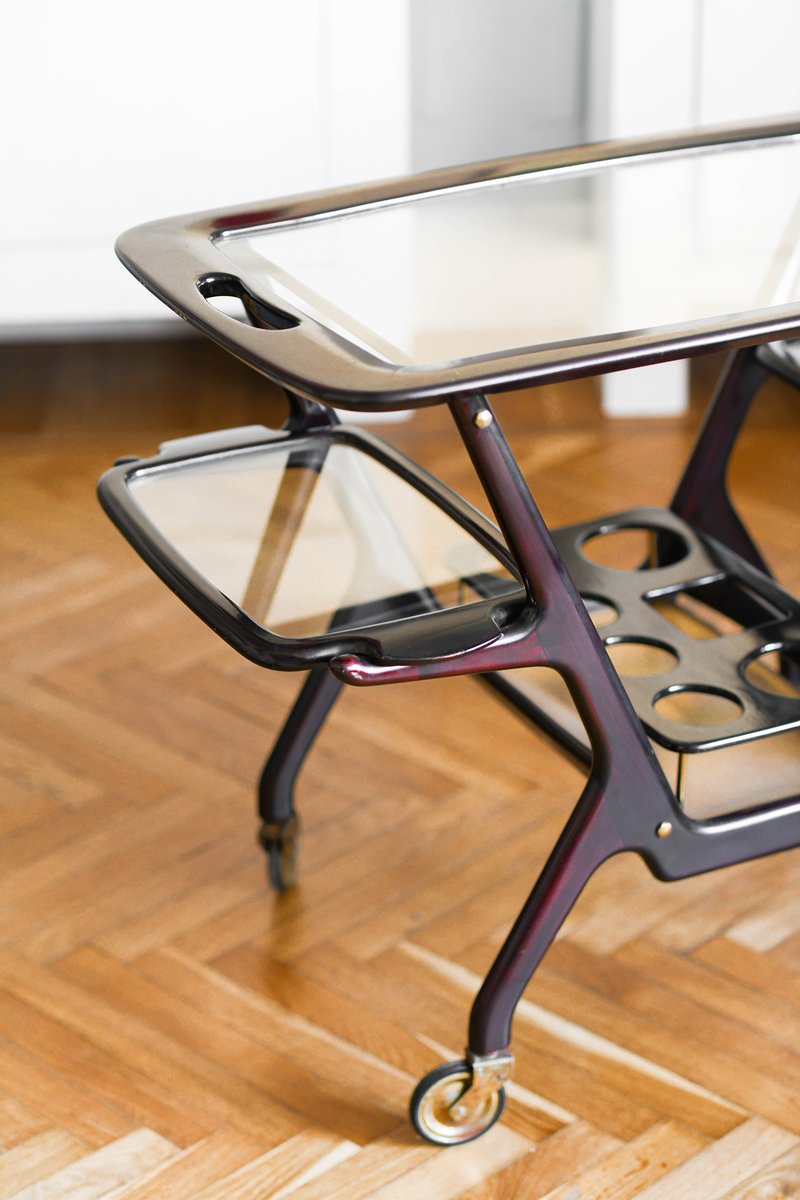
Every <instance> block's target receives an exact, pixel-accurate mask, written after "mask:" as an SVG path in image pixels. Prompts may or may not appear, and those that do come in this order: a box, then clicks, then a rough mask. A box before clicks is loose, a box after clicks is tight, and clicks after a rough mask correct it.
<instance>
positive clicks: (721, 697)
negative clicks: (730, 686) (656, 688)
mask: <svg viewBox="0 0 800 1200" xmlns="http://www.w3.org/2000/svg"><path fill="white" fill-rule="evenodd" d="M653 707H654V708H655V710H656V712H657V713H658V714H659V716H661V717H665V718H666V719H667V720H668V721H675V722H676V723H677V724H680V725H696V726H699V727H704V726H707V725H727V724H728V723H729V722H730V721H735V720H736V718H737V717H740V716H741V715H742V712H743V708H742V705H741V704H740V703H739V701H738V700H737V699H736V697H735V696H732V695H731V694H730V692H717V691H712V690H710V689H708V688H700V687H697V688H693V687H684V688H676V689H675V690H674V691H669V692H663V693H662V695H660V696H659V697H657V699H656V700H655V701H654V704H653Z"/></svg>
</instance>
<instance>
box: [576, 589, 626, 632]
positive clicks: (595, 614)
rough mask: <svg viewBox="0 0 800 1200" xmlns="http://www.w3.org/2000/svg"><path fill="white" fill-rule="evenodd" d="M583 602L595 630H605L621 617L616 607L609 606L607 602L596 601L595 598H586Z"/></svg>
mask: <svg viewBox="0 0 800 1200" xmlns="http://www.w3.org/2000/svg"><path fill="white" fill-rule="evenodd" d="M583 602H584V604H585V605H586V611H587V612H588V614H589V618H590V620H591V622H592V624H593V625H594V627H595V629H603V628H604V627H605V626H606V625H610V624H611V622H612V621H616V619H617V617H618V616H619V613H618V612H617V610H616V608H614V605H613V604H609V603H608V601H607V600H596V599H595V598H594V596H584V597H583Z"/></svg>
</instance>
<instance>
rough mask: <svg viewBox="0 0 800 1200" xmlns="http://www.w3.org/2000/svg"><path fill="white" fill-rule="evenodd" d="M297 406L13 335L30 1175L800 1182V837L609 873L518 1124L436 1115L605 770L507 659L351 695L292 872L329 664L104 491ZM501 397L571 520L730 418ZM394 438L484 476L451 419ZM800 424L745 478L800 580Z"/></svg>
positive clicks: (16, 783)
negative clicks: (605, 411)
mask: <svg viewBox="0 0 800 1200" xmlns="http://www.w3.org/2000/svg"><path fill="white" fill-rule="evenodd" d="M708 375H709V371H708V369H707V365H706V367H704V368H701V369H699V370H698V372H697V384H698V388H699V389H701V390H702V388H704V387H705V386H706V384H707V382H708ZM643 386H644V385H643ZM280 407H281V406H280V402H279V400H278V399H277V398H276V397H275V396H274V395H273V394H272V393H271V392H270V390H269V388H267V387H265V385H264V384H263V383H262V382H261V381H260V380H258V378H257V377H256V376H255V375H252V374H251V373H249V372H247V371H246V370H245V369H244V368H243V367H240V366H239V365H238V364H236V363H234V362H233V361H229V360H227V359H226V358H225V357H224V356H223V355H222V354H221V353H220V352H217V351H216V350H214V348H213V347H209V346H206V345H204V344H203V343H202V342H200V341H197V340H192V339H186V340H182V341H174V342H166V341H165V342H163V343H154V344H141V345H140V344H137V343H135V342H129V343H125V344H119V345H113V344H104V345H97V346H81V345H65V346H44V347H42V346H27V347H6V348H4V349H2V350H0V414H1V415H0V447H2V470H1V471H0V495H2V521H0V788H1V789H2V795H1V796H0V866H2V871H1V872H0V911H1V912H2V924H0V1200H6V1198H10V1197H17V1198H24V1200H34V1198H36V1200H45V1198H47V1200H51V1198H59V1200H61V1198H66V1200H72V1198H74V1200H78V1198H80V1200H94V1198H99V1197H114V1198H115V1200H171V1198H173V1197H174V1198H175V1200H261V1198H267V1197H283V1196H287V1197H292V1198H293V1200H334V1198H339V1197H341V1198H342V1200H344V1198H347V1200H367V1198H370V1200H401V1198H402V1200H456V1198H459V1200H506V1198H509V1200H512V1198H513V1200H544V1198H545V1197H547V1198H549V1200H568V1198H569V1200H575V1198H578V1197H587V1198H590V1197H591V1198H593V1200H597V1198H602V1200H627V1198H629V1197H639V1198H640V1200H723V1198H725V1200H769V1198H773V1197H775V1198H777V1197H788V1196H800V1088H799V1087H798V1084H799V1083H800V903H798V890H799V889H798V885H799V884H800V856H798V854H797V852H793V853H787V854H783V855H778V856H776V857H774V858H772V859H769V860H763V861H760V862H755V863H752V864H749V865H746V866H742V867H737V868H734V869H731V870H727V871H723V872H719V873H717V874H715V875H708V876H705V877H701V878H697V879H693V880H689V881H686V882H684V883H680V884H671V885H669V886H663V885H660V884H658V883H656V882H655V881H654V880H652V879H651V878H650V876H649V875H648V873H647V871H646V869H645V868H644V867H643V866H642V864H641V863H640V862H639V861H638V860H636V859H634V858H632V857H624V858H620V859H619V860H615V861H612V862H610V863H608V864H607V865H606V866H605V867H603V868H602V870H601V871H600V872H599V873H598V874H597V875H596V876H595V878H594V880H593V881H592V882H591V884H590V886H589V887H588V888H587V890H586V892H585V894H584V896H583V897H582V898H581V900H580V902H579V903H578V905H577V907H576V909H575V910H574V912H573V914H572V916H571V917H570V919H569V921H568V923H567V926H566V928H565V929H564V931H563V933H562V935H561V936H560V937H559V939H558V941H557V943H556V944H555V945H554V946H553V948H552V950H551V952H550V953H549V954H548V956H547V958H546V960H545V962H544V964H543V966H542V968H541V969H540V971H539V972H538V973H537V975H536V977H535V979H534V981H533V983H532V984H531V986H530V988H529V989H528V992H527V993H526V998H525V1000H524V1002H523V1004H522V1005H521V1007H520V1010H519V1014H518V1017H517V1021H516V1025H515V1049H516V1052H517V1062H518V1066H517V1073H516V1077H515V1082H514V1084H513V1085H512V1087H511V1089H510V1099H509V1103H508V1107H507V1111H506V1116H505V1117H504V1119H503V1121H502V1122H501V1124H500V1125H499V1126H497V1127H496V1128H495V1129H494V1130H493V1131H492V1132H491V1133H490V1134H489V1135H487V1136H486V1137H485V1138H483V1139H481V1140H479V1141H477V1142H475V1143H473V1144H472V1145H469V1146H466V1147H462V1148H459V1149H454V1150H448V1151H441V1150H437V1149H435V1148H433V1147H430V1146H428V1145H425V1144H423V1143H422V1142H420V1141H419V1140H417V1139H416V1138H415V1136H414V1135H413V1133H412V1132H411V1129H410V1127H409V1125H408V1123H407V1119H406V1104H407V1100H408V1096H409V1094H410V1091H411V1089H412V1087H413V1085H414V1083H415V1082H416V1080H417V1078H418V1077H419V1076H420V1075H421V1074H422V1073H424V1072H425V1071H426V1070H428V1069H429V1068H431V1067H433V1066H434V1065H436V1064H438V1063H439V1062H440V1061H443V1060H444V1059H448V1058H453V1057H458V1056H459V1055H460V1054H461V1052H462V1049H463V1043H464V1040H465V1029H466V1017H467V1012H468V1008H469V1004H470V1000H471V997H472V995H473V993H474V990H475V988H476V986H477V984H478V981H479V980H480V978H481V977H482V975H483V973H484V972H485V970H486V969H487V967H488V965H489V963H490V961H491V959H492V956H493V954H494V952H495V951H496V949H497V947H498V945H499V943H500V941H501V939H502V937H503V935H504V932H505V930H506V929H507V927H508V925H509V923H510V921H511V920H512V919H513V917H514V915H515V914H516V911H517V909H518V907H519V905H520V904H521V902H522V900H523V899H524V897H525V895H526V894H527V891H528V889H529V887H530V885H531V883H532V881H533V878H534V875H535V872H536V870H537V869H538V865H539V864H540V863H541V862H542V860H543V858H544V856H545V854H546V853H547V852H548V851H549V849H550V847H551V845H552V843H553V841H554V838H555V836H556V834H557V832H558V830H559V828H560V825H561V823H562V822H563V821H564V819H565V817H566V814H567V812H568V811H569V808H570V805H571V803H572V802H573V800H574V798H575V797H576V796H577V789H578V787H579V784H580V777H579V775H578V772H577V770H576V769H575V768H574V767H573V766H571V765H569V764H568V763H566V762H565V761H564V760H562V759H561V758H560V757H559V756H558V755H557V754H556V752H555V751H554V750H553V749H552V748H551V747H550V746H549V745H548V744H547V743H546V742H544V741H543V740H541V739H539V738H538V737H536V736H534V735H532V734H530V733H529V732H528V730H527V728H526V727H525V726H523V725H522V724H521V723H520V721H519V720H518V719H517V718H516V717H515V716H514V715H513V714H511V713H510V712H509V711H508V710H506V709H505V708H504V707H503V706H502V705H501V704H500V702H499V701H498V700H496V699H495V698H493V697H492V696H490V695H488V694H487V693H486V692H485V691H484V690H483V689H481V687H480V686H479V685H478V684H476V683H475V682H474V681H469V680H448V681H442V682H437V683H426V684H410V685H403V686H399V687H395V688H386V689H380V690H379V691H377V692H370V691H363V692H361V691H352V692H349V691H348V692H346V694H345V695H344V696H343V698H342V700H341V702H340V703H339V706H338V707H337V709H336V710H335V712H334V714H333V717H332V719H331V721H330V723H329V726H328V727H327V728H326V729H325V731H324V733H323V735H322V737H321V739H320V742H319V744H318V747H317V749H316V751H315V753H314V754H313V757H312V758H311V759H310V761H309V763H308V766H307V769H306V770H305V772H304V774H303V776H302V779H301V784H300V788H299V805H300V807H301V810H302V814H303V819H304V828H305V836H304V842H303V847H302V866H301V879H300V883H299V886H298V887H297V889H296V890H295V891H294V892H292V893H289V894H286V895H284V896H280V897H278V896H275V895H274V894H272V893H271V892H270V891H269V890H268V888H267V886H266V883H265V878H264V868H263V863H262V859H261V853H260V851H259V850H258V848H257V847H256V845H255V838H254V833H255V818H254V800H253V784H254V781H255V779H256V777H257V774H258V771H259V768H260V765H261V762H262V760H263V756H264V754H265V753H266V750H267V748H268V746H269V744H270V739H271V738H272V736H273V735H274V734H275V733H276V731H277V730H278V728H279V725H280V722H281V720H282V718H283V716H284V714H285V712H286V710H287V707H288V705H289V703H290V700H291V698H292V696H293V695H294V693H295V690H296V688H297V686H298V678H297V677H294V676H287V675H275V674H270V673H268V672H265V671H261V670H259V669H258V668H256V667H254V666H252V665H251V664H249V663H247V662H245V661H244V660H243V659H241V658H239V657H237V656H236V654H235V653H234V652H233V651H232V650H229V649H228V648H227V647H225V646H224V645H223V644H222V643H221V642H219V641H218V640H217V639H216V638H215V637H214V636H213V635H212V634H211V633H210V632H209V631H208V630H207V629H205V628H204V627H203V626H202V625H201V624H200V623H199V622H198V621H197V620H196V619H195V618H194V617H192V616H191V614H190V613H189V612H188V611H187V610H185V609H184V608H183V607H182V606H181V605H180V604H179V603H178V602H177V601H176V600H175V599H174V598H173V597H172V596H171V595H170V594H168V593H167V592H166V590H165V589H164V588H163V587H162V586H161V585H160V584H159V583H158V582H157V580H156V579H155V578H154V577H153V576H151V575H150V574H149V572H148V571H147V570H146V569H145V568H144V566H143V565H142V564H141V563H140V562H139V560H138V559H137V558H136V557H135V556H134V555H133V553H132V552H131V551H130V550H129V549H128V548H127V546H126V545H125V544H124V543H123V542H122V540H121V539H120V538H119V536H118V535H117V534H116V532H115V531H114V530H113V529H112V527H111V526H110V524H109V523H108V522H107V521H106V519H105V517H104V516H103V515H102V513H101V512H100V509H99V507H98V506H97V504H96V501H95V499H94V494H93V490H94V481H95V479H96V477H97V476H98V475H99V474H100V472H101V471H102V470H103V469H104V468H105V467H106V466H108V465H110V463H111V462H112V461H113V459H114V458H115V457H116V456H117V455H119V454H123V453H137V452H139V453H149V452H151V451H152V450H153V449H154V447H155V446H156V445H157V443H158V442H159V441H160V440H163V439H164V438H167V437H175V436H180V435H182V434H186V433H189V432H192V431H200V430H206V429H212V428H220V427H224V426H229V425H236V424H245V423H249V422H252V421H263V420H266V421H267V423H270V422H274V421H276V420H278V419H279V418H280ZM498 411H499V413H500V414H501V418H502V417H503V416H507V427H508V430H509V432H510V433H511V436H512V442H513V443H514V445H515V447H516V449H517V450H518V452H519V454H520V458H521V460H522V462H523V464H524V467H525V470H526V471H527V472H528V474H529V476H530V478H531V479H532V480H533V481H534V482H535V491H536V494H537V497H538V498H539V500H540V503H541V505H542V507H543V509H544V512H545V515H546V517H547V518H548V519H549V520H550V521H551V522H553V523H561V522H566V521H570V520H577V519H580V518H582V517H584V516H586V515H591V514H593V513H597V512H602V511H613V510H614V509H617V508H623V507H627V506H628V505H633V504H638V503H646V502H653V503H661V502H664V501H665V500H666V499H667V498H668V496H669V493H670V489H671V483H672V481H673V480H674V478H675V474H676V472H677V470H678V466H679V464H680V462H681V460H682V458H683V456H684V454H685V453H686V450H687V448H688V446H689V444H690V441H691V438H692V431H693V429H694V427H695V425H696V413H695V412H694V410H693V412H692V414H691V415H690V416H689V417H687V418H686V419H681V420H674V421H668V422H664V421H652V422H649V421H628V422H612V423H609V422H606V421H604V420H603V419H602V417H601V416H600V415H599V412H598V405H597V397H596V394H595V392H594V391H593V389H592V387H591V386H590V385H588V384H586V385H581V386H578V387H572V388H565V387H560V388H558V387H551V388H546V389H543V391H542V392H541V394H539V395H537V396H535V397H532V396H531V395H527V396H526V395H518V396H516V397H507V398H505V399H504V400H503V401H501V402H498ZM385 432H386V435H387V437H389V438H390V440H393V441H395V442H397V443H398V444H400V445H401V446H403V447H404V448H408V449H410V450H411V452H412V453H413V454H415V455H416V456H417V457H419V458H420V459H421V460H422V461H423V462H425V463H426V465H428V466H430V467H432V468H433V469H434V470H436V471H438V472H439V473H441V474H442V475H444V476H445V477H446V478H447V479H448V480H449V481H450V482H452V483H454V484H455V486H457V487H459V488H461V489H462V490H464V491H465V492H467V493H468V494H469V495H470V496H471V497H472V498H474V499H478V496H477V493H476V491H475V486H474V483H473V481H472V478H471V468H469V466H468V464H467V462H466V458H465V456H464V454H463V452H462V451H461V450H460V448H459V446H458V444H457V443H456V440H455V438H454V436H453V434H452V433H451V429H450V426H449V422H448V420H447V418H446V415H445V414H442V413H439V412H427V413H424V414H421V415H419V416H418V417H415V418H414V420H413V421H411V422H406V423H401V424H395V425H390V426H387V427H386V429H385ZM799 449H800V422H798V421H797V414H796V412H795V411H794V396H793V394H792V393H791V392H790V391H789V389H788V388H785V387H783V386H782V385H779V384H777V383H776V384H774V385H771V386H770V389H769V392H768V394H767V395H766V396H765V398H764V400H763V402H762V405H761V408H760V410H759V413H758V414H757V415H756V417H755V419H754V422H753V428H752V430H751V431H750V436H749V438H748V441H747V445H746V448H745V449H744V450H743V451H742V453H741V454H740V455H739V456H738V458H737V461H736V463H735V469H734V484H735V486H736V487H737V488H738V491H739V493H740V494H741V495H742V496H743V499H744V508H745V510H746V512H747V514H748V516H749V517H750V519H751V522H752V524H753V526H754V528H755V530H756V532H757V534H758V536H759V537H760V538H761V539H762V541H763V544H764V546H765V548H766V551H767V554H768V557H769V558H770V560H771V562H772V563H773V564H774V565H775V567H776V568H777V569H778V571H779V574H780V575H781V576H782V578H783V579H784V581H785V582H786V583H787V584H788V585H789V586H790V587H792V588H794V589H795V590H797V588H798V586H800V564H799V563H798V561H797V555H796V540H797V539H796V527H797V526H796V520H797V517H796V500H797V462H798V461H800V454H799V453H798V450H799Z"/></svg>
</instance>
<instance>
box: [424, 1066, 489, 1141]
mask: <svg viewBox="0 0 800 1200" xmlns="http://www.w3.org/2000/svg"><path fill="white" fill-rule="evenodd" d="M471 1082H472V1068H471V1067H470V1065H469V1063H468V1062H467V1060H466V1059H464V1058H462V1059H459V1060H458V1061H457V1062H451V1063H445V1064H444V1065H443V1066H441V1067H436V1068H435V1069H434V1070H433V1071H429V1072H428V1074H427V1075H426V1076H425V1077H424V1078H423V1079H421V1080H420V1081H419V1083H418V1084H417V1086H416V1087H415V1088H414V1092H413V1094H412V1096H411V1103H410V1105H409V1114H410V1116H411V1124H412V1125H413V1126H414V1128H415V1129H416V1131H417V1133H418V1134H419V1135H420V1137H423V1138H425V1140H426V1142H433V1144H434V1145H435V1146H461V1145H463V1144H464V1142H472V1141H474V1140H475V1138H479V1137H481V1135H482V1134H484V1133H486V1131H487V1129H491V1127H492V1126H493V1125H494V1123H495V1122H496V1121H497V1120H499V1118H500V1115H501V1113H502V1111H503V1109H504V1108H505V1104H506V1093H505V1089H504V1088H498V1090H497V1091H496V1092H487V1094H486V1096H485V1098H484V1101H483V1103H482V1105H481V1107H480V1108H479V1110H478V1112H477V1113H473V1114H472V1115H471V1116H469V1117H468V1118H466V1119H464V1120H461V1121H459V1120H458V1117H457V1115H454V1109H457V1104H458V1100H459V1099H460V1098H461V1096H463V1095H464V1093H465V1092H466V1091H467V1088H468V1087H469V1085H470V1083H471Z"/></svg>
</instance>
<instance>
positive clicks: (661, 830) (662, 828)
mask: <svg viewBox="0 0 800 1200" xmlns="http://www.w3.org/2000/svg"><path fill="white" fill-rule="evenodd" d="M671 833H672V822H671V821H662V822H661V824H660V825H657V826H656V837H660V838H668V837H669V835H670V834H671Z"/></svg>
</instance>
